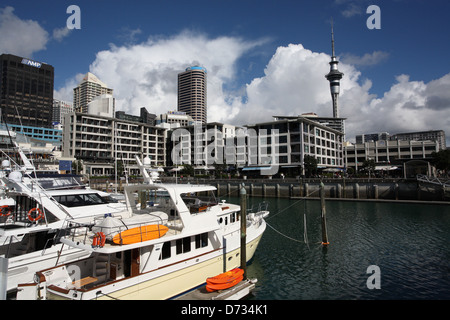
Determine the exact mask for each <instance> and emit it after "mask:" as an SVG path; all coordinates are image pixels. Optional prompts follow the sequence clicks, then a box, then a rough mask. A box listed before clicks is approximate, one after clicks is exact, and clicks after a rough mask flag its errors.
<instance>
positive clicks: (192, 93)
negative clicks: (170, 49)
mask: <svg viewBox="0 0 450 320" xmlns="http://www.w3.org/2000/svg"><path fill="white" fill-rule="evenodd" d="M178 111H181V112H186V114H188V115H190V116H191V117H192V118H193V119H194V121H196V122H200V123H203V124H205V123H206V122H207V111H206V69H205V68H202V67H197V66H194V67H189V68H187V69H186V71H184V72H182V73H179V74H178Z"/></svg>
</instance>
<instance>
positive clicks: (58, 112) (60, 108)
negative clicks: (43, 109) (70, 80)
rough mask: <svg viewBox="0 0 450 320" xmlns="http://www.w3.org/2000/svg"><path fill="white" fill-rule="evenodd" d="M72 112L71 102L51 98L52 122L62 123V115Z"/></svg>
mask: <svg viewBox="0 0 450 320" xmlns="http://www.w3.org/2000/svg"><path fill="white" fill-rule="evenodd" d="M72 112H73V105H72V102H67V101H63V100H58V99H53V118H52V120H53V124H55V123H60V124H62V123H63V119H64V115H65V114H68V113H72Z"/></svg>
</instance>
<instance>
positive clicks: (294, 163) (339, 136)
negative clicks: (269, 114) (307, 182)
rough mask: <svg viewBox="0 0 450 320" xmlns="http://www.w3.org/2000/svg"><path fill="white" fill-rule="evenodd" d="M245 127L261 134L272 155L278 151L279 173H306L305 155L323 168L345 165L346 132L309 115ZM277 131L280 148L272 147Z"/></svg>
mask: <svg viewBox="0 0 450 320" xmlns="http://www.w3.org/2000/svg"><path fill="white" fill-rule="evenodd" d="M246 127H247V128H248V129H254V130H255V131H256V132H257V133H258V136H259V139H260V142H261V146H264V144H266V146H267V151H268V154H269V155H272V156H273V154H274V152H277V154H276V155H277V158H278V164H279V168H280V172H291V173H296V174H298V175H304V174H305V163H304V159H305V156H306V155H309V156H312V157H314V158H315V159H316V160H317V163H318V168H320V169H329V170H331V169H335V170H340V169H342V168H343V167H344V157H343V142H344V134H343V133H342V132H341V131H339V130H335V129H332V128H330V127H328V126H326V125H324V124H321V123H319V122H316V121H313V120H312V119H310V118H308V117H302V116H298V117H275V121H271V122H265V123H258V124H254V125H246ZM263 129H265V130H266V131H265V132H266V133H265V134H264V133H263V131H262V130H263ZM274 130H276V131H275V132H276V136H277V140H278V147H277V149H278V150H277V151H274V150H273V148H272V146H273V144H272V141H271V140H272V139H273V132H274ZM272 159H273V157H272Z"/></svg>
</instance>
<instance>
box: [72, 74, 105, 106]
mask: <svg viewBox="0 0 450 320" xmlns="http://www.w3.org/2000/svg"><path fill="white" fill-rule="evenodd" d="M102 94H110V95H112V94H113V89H110V88H108V87H107V86H106V84H104V83H103V82H101V81H100V80H99V79H98V78H97V77H96V76H95V75H94V74H92V73H90V72H88V73H86V75H85V76H84V78H83V80H82V81H81V82H80V84H79V85H78V86H77V87H76V88H74V89H73V107H74V110H75V111H76V112H81V113H87V111H88V109H87V105H88V103H89V102H91V101H92V99H94V98H95V97H98V96H100V95H102Z"/></svg>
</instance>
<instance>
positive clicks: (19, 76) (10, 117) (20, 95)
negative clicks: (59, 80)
mask: <svg viewBox="0 0 450 320" xmlns="http://www.w3.org/2000/svg"><path fill="white" fill-rule="evenodd" d="M53 82H54V68H53V66H51V65H49V64H46V63H42V62H37V61H33V60H30V59H27V58H22V57H18V56H15V55H12V54H2V55H0V108H1V114H2V118H3V119H4V120H5V121H6V122H7V123H8V124H11V125H19V126H20V125H23V126H30V127H41V128H43V127H44V128H51V127H52V109H53Z"/></svg>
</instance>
